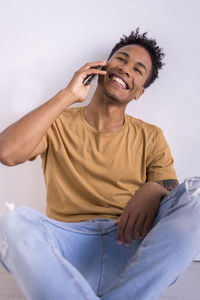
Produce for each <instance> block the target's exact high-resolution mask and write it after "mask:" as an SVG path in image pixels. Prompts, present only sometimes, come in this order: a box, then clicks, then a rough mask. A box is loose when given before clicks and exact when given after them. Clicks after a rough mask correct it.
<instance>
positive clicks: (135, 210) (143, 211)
mask: <svg viewBox="0 0 200 300" xmlns="http://www.w3.org/2000/svg"><path fill="white" fill-rule="evenodd" d="M164 196H165V194H163V190H162V189H160V188H158V184H157V183H155V182H148V183H146V184H144V185H143V186H142V187H141V188H140V189H139V190H137V191H136V192H135V194H134V195H133V196H132V198H131V199H130V200H129V202H128V203H127V205H126V207H125V209H124V211H123V213H122V215H121V216H120V217H119V218H118V219H117V220H115V224H117V225H118V228H117V242H118V244H119V245H120V244H122V241H123V239H124V242H125V244H126V245H127V246H128V245H130V243H131V240H132V239H138V238H144V237H145V236H146V234H147V233H148V231H149V227H150V225H151V224H152V222H153V220H154V218H155V216H156V214H157V212H158V208H159V206H160V201H161V199H162V198H163V197H164ZM133 228H134V230H133Z"/></svg>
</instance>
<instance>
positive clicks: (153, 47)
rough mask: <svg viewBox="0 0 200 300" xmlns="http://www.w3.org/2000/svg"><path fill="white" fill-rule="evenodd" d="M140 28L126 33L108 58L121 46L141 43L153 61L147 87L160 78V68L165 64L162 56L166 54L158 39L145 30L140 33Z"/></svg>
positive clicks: (145, 84) (146, 83) (145, 86)
mask: <svg viewBox="0 0 200 300" xmlns="http://www.w3.org/2000/svg"><path fill="white" fill-rule="evenodd" d="M139 30H140V28H139V27H137V28H136V30H135V32H134V31H131V34H130V35H129V36H126V35H125V34H124V35H123V37H122V38H121V39H120V42H119V43H117V44H116V45H115V46H114V48H113V49H112V51H111V53H110V55H109V57H108V60H109V59H110V58H111V56H112V55H113V54H114V53H115V52H116V51H118V50H119V49H120V48H122V47H125V46H128V45H134V44H135V45H139V46H142V47H143V48H145V49H146V50H147V51H148V53H149V55H150V57H151V61H152V69H151V73H150V75H149V77H148V79H147V80H146V82H145V83H144V88H147V87H149V86H150V84H152V83H153V82H154V80H155V79H156V78H158V70H159V69H161V68H162V67H163V66H164V65H165V64H164V63H163V62H162V58H163V57H164V56H165V54H164V52H163V49H162V48H160V47H159V46H158V45H157V42H156V40H154V39H150V38H147V36H146V35H147V32H144V33H143V34H140V33H139Z"/></svg>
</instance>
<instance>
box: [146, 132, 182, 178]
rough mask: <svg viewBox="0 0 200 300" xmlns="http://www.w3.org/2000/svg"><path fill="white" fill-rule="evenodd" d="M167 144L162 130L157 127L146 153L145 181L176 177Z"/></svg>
mask: <svg viewBox="0 0 200 300" xmlns="http://www.w3.org/2000/svg"><path fill="white" fill-rule="evenodd" d="M173 165H174V160H173V158H172V154H171V151H170V149H169V145H168V143H167V141H166V139H165V137H164V135H163V131H162V130H161V129H160V128H157V133H156V135H155V137H154V139H153V140H152V144H151V148H150V150H149V153H148V158H147V166H146V181H159V180H166V179H177V175H176V171H175V169H174V166H173Z"/></svg>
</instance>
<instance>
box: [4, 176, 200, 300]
mask: <svg viewBox="0 0 200 300" xmlns="http://www.w3.org/2000/svg"><path fill="white" fill-rule="evenodd" d="M199 220H200V177H192V178H189V179H186V180H185V181H184V182H183V183H182V184H180V185H179V186H178V187H176V188H175V189H174V190H172V191H171V192H170V193H169V194H168V195H167V196H166V197H165V198H164V199H163V200H162V202H161V205H160V208H159V210H158V213H157V215H156V217H155V219H154V221H153V223H152V225H151V228H150V230H149V233H148V234H147V235H146V237H145V238H144V239H138V240H136V241H135V240H132V242H131V245H130V246H129V247H127V246H125V245H124V244H122V245H118V244H117V242H116V231H117V225H115V224H114V220H111V219H93V220H88V221H84V222H78V223H69V222H60V221H56V220H53V219H50V218H48V217H46V216H45V215H43V214H41V213H40V212H38V211H36V210H34V209H32V208H29V207H18V208H16V209H14V210H13V211H11V212H9V213H6V214H4V215H3V216H1V217H0V262H1V263H2V265H3V266H4V267H5V268H6V269H7V271H8V272H11V273H12V275H13V276H14V277H15V279H16V281H17V282H18V285H19V286H20V288H21V290H22V292H23V293H24V295H25V297H26V298H27V299H30V300H57V299H59V300H66V299H69V300H73V299H74V300H97V299H100V298H101V299H103V300H124V299H126V300H129V299H130V300H131V299H134V300H155V299H157V298H158V297H159V295H160V294H161V293H162V292H163V291H164V290H165V289H166V288H167V287H168V286H169V285H171V284H173V283H174V282H175V281H176V280H177V278H178V277H179V276H180V274H182V272H183V271H184V270H185V269H186V268H187V267H188V266H189V264H190V263H191V262H192V260H193V259H194V257H195V256H196V255H197V253H198V252H199V250H200V222H199Z"/></svg>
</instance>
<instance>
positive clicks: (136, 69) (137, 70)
mask: <svg viewBox="0 0 200 300" xmlns="http://www.w3.org/2000/svg"><path fill="white" fill-rule="evenodd" d="M134 70H135V71H136V72H138V73H139V74H140V75H142V72H141V71H140V70H139V69H138V68H134Z"/></svg>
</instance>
